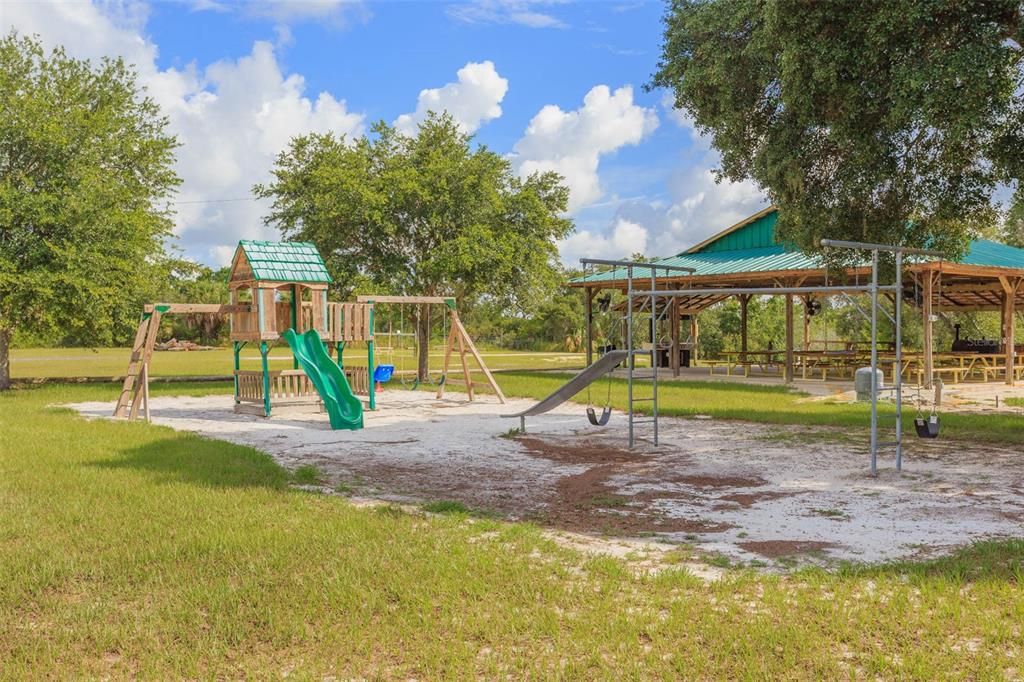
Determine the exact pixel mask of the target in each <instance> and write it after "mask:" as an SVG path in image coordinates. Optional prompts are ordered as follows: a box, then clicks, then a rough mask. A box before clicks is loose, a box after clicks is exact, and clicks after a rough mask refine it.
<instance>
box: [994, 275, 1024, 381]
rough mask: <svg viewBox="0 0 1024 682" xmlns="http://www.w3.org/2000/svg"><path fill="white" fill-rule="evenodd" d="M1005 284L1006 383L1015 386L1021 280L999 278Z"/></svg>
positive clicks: (1004, 337)
mask: <svg viewBox="0 0 1024 682" xmlns="http://www.w3.org/2000/svg"><path fill="white" fill-rule="evenodd" d="M999 281H1000V283H1001V284H1002V285H1003V305H1002V308H1003V351H1004V352H1005V353H1006V384H1007V385H1008V386H1013V384H1014V376H1015V362H1016V352H1015V350H1016V338H1015V334H1014V323H1015V321H1016V320H1015V319H1014V317H1015V312H1016V303H1017V300H1016V299H1017V288H1018V287H1019V286H1020V281H1019V280H1010V279H1009V278H1006V277H1000V278H999Z"/></svg>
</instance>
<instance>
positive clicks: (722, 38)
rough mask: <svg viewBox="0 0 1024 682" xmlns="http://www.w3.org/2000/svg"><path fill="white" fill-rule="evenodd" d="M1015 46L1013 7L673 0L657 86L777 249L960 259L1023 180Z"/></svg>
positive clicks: (1023, 121)
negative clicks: (771, 232) (850, 246)
mask: <svg viewBox="0 0 1024 682" xmlns="http://www.w3.org/2000/svg"><path fill="white" fill-rule="evenodd" d="M1022 44H1024V10H1022V4H1021V2H1020V1H1019V0H984V1H974V0H962V1H959V2H951V1H949V0H901V1H900V2H890V1H889V0H859V1H857V2H853V1H850V2H845V1H844V2H816V1H813V0H810V1H809V0H718V1H715V2H706V1H703V0H673V1H672V2H671V4H670V6H669V9H668V12H667V14H666V17H665V33H664V43H663V48H662V60H661V63H660V65H659V68H658V70H657V72H656V74H655V75H654V78H653V85H655V86H664V87H667V88H671V89H672V91H673V92H674V94H675V104H676V106H677V107H679V108H681V109H683V110H685V111H686V112H688V113H689V114H690V115H691V116H692V117H693V120H694V122H695V124H696V126H697V128H698V129H699V130H700V131H702V132H704V133H709V134H710V135H711V136H712V139H713V143H714V146H715V147H716V148H717V149H718V150H719V151H720V152H721V157H722V161H721V169H720V174H721V176H722V177H724V178H728V179H730V180H734V181H735V180H745V179H750V180H754V181H756V182H757V183H758V184H759V185H760V186H761V187H763V188H764V189H765V190H766V191H767V193H768V194H769V196H770V198H771V199H772V201H774V202H775V203H776V204H777V205H778V206H779V207H780V214H779V230H780V234H781V235H782V236H783V237H784V238H786V239H789V240H792V241H793V242H795V243H796V244H798V245H800V246H802V247H804V248H807V249H814V248H815V245H816V244H817V241H818V239H819V238H820V237H822V236H828V237H832V238H846V239H854V240H864V241H877V242H886V243H902V244H911V245H922V244H925V243H929V244H931V245H933V246H935V247H937V248H941V249H943V250H945V251H946V252H947V253H948V254H950V255H956V254H958V253H960V252H962V251H963V249H964V248H965V246H966V245H967V242H968V240H969V238H970V236H971V235H972V234H974V233H976V232H977V231H978V230H980V228H981V227H982V226H985V225H989V226H990V225H993V224H995V222H996V221H995V217H996V216H995V212H996V211H995V208H994V206H995V202H994V201H993V192H994V191H996V190H997V189H998V188H999V187H1000V186H1001V185H1007V184H1009V185H1011V186H1016V185H1018V183H1019V180H1020V178H1021V177H1022V171H1024V155H1022V154H1021V149H1024V95H1022V92H1024V79H1022V58H1024V53H1022V49H1021V46H1022ZM1018 198H1020V194H1018Z"/></svg>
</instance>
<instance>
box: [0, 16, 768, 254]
mask: <svg viewBox="0 0 1024 682" xmlns="http://www.w3.org/2000/svg"><path fill="white" fill-rule="evenodd" d="M0 8H2V9H0V27H2V28H3V29H4V30H6V29H8V28H9V27H12V26H13V27H14V28H16V29H18V30H20V31H23V32H30V33H38V34H39V35H40V36H41V37H42V39H43V40H44V42H46V43H47V44H49V45H55V44H62V45H64V46H65V47H66V48H67V49H68V50H69V51H70V52H71V53H73V54H76V55H79V56H83V57H90V58H95V57H98V56H101V55H105V54H111V55H115V54H116V55H120V56H123V57H125V58H126V59H128V60H129V61H132V62H133V63H135V64H136V65H137V67H138V69H139V73H140V79H141V80H142V81H143V82H144V83H145V84H146V86H147V87H148V89H149V90H150V93H151V94H152V95H153V96H154V98H155V99H156V100H157V101H158V102H159V103H160V104H161V106H162V107H164V110H165V111H166V112H167V113H168V116H169V118H170V120H171V126H172V129H173V131H174V132H175V133H176V134H178V135H179V138H180V139H181V141H182V143H183V145H184V146H183V147H182V149H181V150H180V153H179V160H178V171H179V174H180V175H181V176H182V177H183V179H184V185H183V187H182V192H181V194H180V196H179V199H178V201H179V204H178V206H177V209H178V213H179V215H178V219H177V221H178V224H177V226H176V232H177V234H178V244H179V246H180V247H181V248H182V249H183V250H184V252H185V253H186V255H188V256H189V257H192V258H195V259H196V260H199V261H202V262H205V263H208V264H213V265H215V264H219V263H222V262H224V260H225V259H226V257H227V254H229V253H230V251H231V249H232V247H233V244H234V243H235V241H237V239H239V238H274V237H275V236H276V234H275V231H274V230H273V229H272V228H267V227H264V226H263V225H262V224H261V222H260V216H261V215H262V214H263V212H264V210H265V208H266V207H265V206H263V205H262V204H261V202H256V201H252V200H251V199H248V197H250V192H249V187H251V185H252V184H254V183H256V182H261V181H264V180H266V178H267V173H268V172H269V169H270V165H271V162H272V159H273V155H274V154H275V153H276V152H277V151H280V150H281V149H282V148H283V147H284V145H285V144H287V140H288V139H290V137H291V136H292V135H295V134H300V133H303V132H307V131H309V130H334V131H336V132H345V133H348V134H350V135H358V134H362V133H363V132H365V130H366V129H367V128H368V127H369V125H371V124H372V122H374V121H376V120H379V119H383V120H385V121H388V122H396V121H399V122H401V121H404V123H403V125H405V126H407V129H408V130H410V131H414V130H415V121H416V120H417V119H418V118H419V117H422V115H423V113H424V112H425V111H426V110H427V109H437V108H444V109H448V110H451V111H453V114H455V115H456V118H457V120H459V121H460V123H461V124H462V125H463V126H464V128H465V129H466V130H468V131H470V132H474V134H475V135H476V138H477V140H478V141H479V142H481V143H484V144H486V145H488V146H489V147H491V148H492V149H494V150H495V151H498V152H499V153H502V154H508V155H509V157H510V158H511V159H512V160H513V165H514V167H515V168H516V169H517V172H521V173H528V172H531V171H533V170H547V169H553V170H558V171H559V172H562V173H563V174H564V175H565V176H566V179H567V183H568V184H569V186H570V188H571V190H572V200H571V212H572V217H573V218H574V219H575V221H576V225H577V233H576V234H575V235H573V236H572V237H570V238H569V239H568V240H566V242H564V243H563V244H562V245H561V251H562V254H563V258H564V259H565V260H567V261H572V260H575V259H577V258H579V257H580V256H583V255H592V256H604V257H617V256H627V255H629V254H630V253H633V252H637V251H642V252H645V253H649V254H656V255H664V254H667V253H670V252H675V251H678V250H679V249H681V248H684V247H685V246H687V245H689V244H692V243H695V242H697V241H699V240H701V239H703V238H704V237H706V236H707V235H708V234H709V233H711V232H713V231H715V230H718V229H721V228H723V227H726V226H728V225H729V224H731V223H732V222H735V221H736V220H738V219H740V218H742V217H743V216H745V215H747V214H749V213H751V212H753V211H755V210H757V209H758V208H760V207H761V206H762V205H763V204H764V202H763V199H762V197H761V195H760V193H759V192H758V191H757V189H756V188H755V187H753V186H751V185H749V184H748V183H741V184H736V185H733V184H716V183H715V182H714V181H713V178H712V177H711V175H710V170H711V169H712V168H714V167H715V165H716V162H717V156H716V155H715V153H714V152H713V150H711V149H710V147H709V145H708V143H707V140H705V139H702V138H700V137H699V136H698V135H696V134H695V132H694V131H693V129H692V128H691V127H690V125H689V123H688V120H687V119H686V117H685V116H682V115H680V113H679V112H675V111H673V110H672V109H671V107H670V106H669V100H668V99H667V98H666V93H664V92H650V93H648V92H644V90H643V85H644V84H645V83H646V82H647V81H648V80H649V78H650V75H651V73H652V72H653V71H654V69H655V67H656V64H657V60H658V56H659V48H660V34H661V15H662V13H663V11H664V6H663V4H662V3H660V2H633V1H630V0H608V1H607V2H599V1H592V2H568V1H548V2H530V1H528V0H477V1H466V2H380V3H378V2H357V1H354V0H345V1H342V0H315V1H309V2H305V1H304V2H298V1H295V2H272V1H269V0H256V1H253V2H249V3H246V4H234V3H222V2H217V1H216V0H198V1H197V2H193V3H184V2H173V3H170V2H168V3H140V2H104V3H102V4H89V3H86V2H78V3H69V2H65V3H38V2H34V3H27V2H26V3H21V2H14V3H7V4H4V5H0ZM403 115H404V117H405V118H400V117H403ZM224 200H231V201H224Z"/></svg>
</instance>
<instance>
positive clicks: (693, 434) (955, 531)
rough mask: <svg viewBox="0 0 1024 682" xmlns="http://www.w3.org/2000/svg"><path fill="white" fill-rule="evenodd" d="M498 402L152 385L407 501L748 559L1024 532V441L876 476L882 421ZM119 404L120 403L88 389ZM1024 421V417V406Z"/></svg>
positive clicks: (178, 422) (884, 463) (163, 412)
mask: <svg viewBox="0 0 1024 682" xmlns="http://www.w3.org/2000/svg"><path fill="white" fill-rule="evenodd" d="M530 404H531V402H530V401H522V400H519V401H511V402H510V403H509V404H508V405H499V404H498V403H497V402H496V401H494V400H493V399H490V398H482V399H479V400H478V401H477V402H475V403H467V402H465V401H464V400H463V399H462V397H461V396H454V397H452V398H450V399H445V400H435V399H434V397H433V395H432V394H430V393H426V392H413V391H399V390H392V391H387V392H385V393H384V394H383V395H382V396H381V399H380V401H379V409H378V411H377V412H373V413H371V412H367V414H366V428H365V429H363V430H361V431H332V430H330V429H329V427H328V424H327V420H326V416H325V415H318V414H308V415H300V416H294V417H291V418H288V417H275V418H271V419H269V420H267V419H263V418H260V417H254V416H249V415H238V414H235V413H234V412H233V410H232V401H231V398H230V397H220V396H217V397H205V398H189V397H181V398H170V397H159V398H154V399H153V401H152V416H153V421H154V423H156V424H162V425H165V426H169V427H171V428H173V429H177V430H181V431H191V432H195V433H198V434H201V435H203V436H207V437H210V438H218V439H222V440H226V441H230V442H233V443H238V444H242V445H249V446H252V447H255V448H258V449H260V450H262V451H264V452H267V453H269V454H270V455H271V456H272V457H273V458H274V459H275V460H277V461H278V462H280V463H281V464H282V465H284V466H286V467H289V468H295V467H297V466H300V465H302V464H314V465H316V466H318V467H319V468H320V469H321V470H322V471H323V472H325V474H326V475H327V476H328V477H329V479H330V481H331V483H332V484H334V485H344V486H345V487H347V488H349V489H352V490H354V491H355V492H356V493H357V494H360V495H369V496H372V497H376V498H380V499H386V500H394V501H401V502H415V501H430V500H439V499H445V500H459V501H461V502H463V503H465V504H467V505H468V506H470V507H474V508H482V509H488V510H493V511H496V512H499V513H501V514H503V515H505V516H508V517H510V518H529V519H534V520H537V521H538V522H539V523H543V524H545V525H549V526H551V527H553V528H559V529H565V530H570V531H581V532H584V533H591V534H599V535H601V534H611V535H617V536H633V537H637V536H642V537H652V536H653V537H656V538H659V539H663V540H667V541H677V542H678V541H685V542H688V543H691V544H693V545H695V546H696V547H697V548H698V549H701V550H704V551H707V552H712V551H713V552H717V553H720V554H724V555H726V556H728V557H730V558H734V559H739V560H743V561H751V560H758V561H761V562H766V563H768V564H771V563H772V562H773V561H776V560H779V561H783V562H788V561H790V560H791V558H792V557H794V556H796V557H799V561H815V562H826V563H827V562H831V561H837V560H852V561H864V562H876V561H883V560H890V559H899V558H909V557H922V556H932V555H936V554H941V553H943V552H947V551H949V550H951V549H953V548H955V547H957V546H960V545H963V544H965V543H969V542H971V541H973V540H979V539H983V538H998V537H1021V536H1024V453H1021V452H1017V451H1014V450H1011V449H1007V448H996V447H991V446H974V447H970V448H969V449H968V448H965V447H963V446H962V444H961V445H956V444H952V443H947V442H945V441H942V440H939V441H932V442H925V441H918V440H916V439H913V438H912V436H910V435H909V434H908V436H907V439H908V441H909V443H908V448H907V452H906V455H905V457H904V471H903V473H897V472H895V471H894V470H893V469H892V461H891V458H889V457H883V458H882V459H881V460H880V467H881V470H880V475H879V476H878V477H877V478H871V477H870V476H868V472H867V468H868V454H867V448H866V443H865V442H864V441H865V440H866V433H865V434H860V433H850V432H848V431H839V430H836V431H831V432H830V431H827V430H826V431H824V432H822V430H820V429H819V430H817V431H816V432H815V431H812V430H810V429H808V428H806V427H785V428H783V427H774V426H760V425H754V424H746V423H736V422H726V421H719V420H703V419H675V418H662V420H661V445H660V446H659V447H657V448H654V447H652V446H644V447H639V448H637V449H636V450H634V451H629V450H627V449H626V441H625V415H623V414H616V415H614V417H613V418H612V421H611V423H610V424H609V425H608V426H607V427H605V428H595V427H592V426H590V425H589V424H587V422H586V419H585V417H584V414H583V408H582V407H581V406H579V405H567V406H562V407H561V408H559V409H558V410H556V411H554V412H552V413H550V414H548V415H546V416H543V417H537V418H532V419H529V420H528V429H529V434H528V436H527V437H525V438H508V437H505V435H506V434H507V432H508V430H509V429H510V428H512V427H515V426H518V420H514V419H502V418H501V417H500V416H499V415H501V414H505V413H509V412H515V411H518V410H520V409H523V408H524V407H526V406H528V405H530ZM72 407H73V408H75V409H77V410H79V411H80V412H81V413H83V414H84V415H86V416H89V417H108V416H109V415H110V413H111V411H112V410H113V404H110V403H95V402H94V403H81V404H77V405H73V406H72ZM1022 427H1024V424H1022Z"/></svg>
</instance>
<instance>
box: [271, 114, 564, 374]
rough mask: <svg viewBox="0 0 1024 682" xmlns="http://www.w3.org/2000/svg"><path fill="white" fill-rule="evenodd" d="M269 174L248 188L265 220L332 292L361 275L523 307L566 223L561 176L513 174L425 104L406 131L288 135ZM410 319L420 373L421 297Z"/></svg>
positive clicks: (393, 286)
mask: <svg viewBox="0 0 1024 682" xmlns="http://www.w3.org/2000/svg"><path fill="white" fill-rule="evenodd" d="M273 176H274V179H273V182H272V183H270V184H268V185H261V186H257V187H256V188H255V192H256V194H257V195H258V196H261V197H267V198H270V199H272V200H273V210H272V211H271V212H270V214H269V215H268V216H267V217H266V222H267V224H268V225H275V226H277V227H278V228H279V229H280V230H281V232H282V233H283V234H284V236H285V237H288V238H292V239H300V240H308V241H312V242H314V243H316V244H317V246H318V247H319V249H320V251H321V253H322V254H323V255H324V258H325V260H326V262H327V264H328V267H329V269H330V270H331V273H332V275H333V276H334V277H335V279H336V280H338V282H339V283H340V286H341V288H342V289H343V293H347V291H344V290H345V289H348V290H351V287H352V285H353V283H354V282H356V281H366V280H369V281H370V282H371V283H372V284H373V285H374V286H375V287H377V288H378V290H379V291H384V292H387V293H392V294H401V295H420V296H457V297H459V298H460V299H469V300H477V299H479V298H480V297H486V298H487V299H488V300H491V301H498V302H501V303H503V304H505V305H506V306H508V307H519V308H522V307H524V306H523V304H524V303H525V302H528V301H530V300H531V299H539V298H541V292H544V291H546V290H550V287H552V286H553V285H555V284H556V280H557V273H558V270H557V268H556V264H557V258H558V251H557V247H556V240H557V239H560V238H563V237H565V236H566V235H568V234H569V233H570V232H571V231H572V229H573V224H572V221H571V220H569V219H568V218H566V217H564V212H565V210H566V206H567V201H568V196H569V192H568V189H566V188H565V187H564V186H563V185H562V184H561V182H562V179H561V177H560V176H558V175H557V174H556V173H540V174H534V175H531V176H529V177H527V178H521V177H518V176H517V175H516V174H515V173H514V172H513V170H512V167H511V164H510V163H509V161H508V159H506V158H505V157H503V156H501V155H499V154H496V153H494V152H493V151H491V150H490V149H488V148H487V147H485V146H481V145H475V144H474V143H473V139H472V136H470V135H467V134H465V133H463V132H462V131H461V130H460V129H459V127H458V125H457V124H456V123H455V121H454V120H453V119H452V118H451V117H450V116H448V115H446V114H444V115H433V114H431V115H430V116H429V117H428V118H427V119H426V120H425V121H424V122H423V123H422V124H420V126H419V129H418V131H417V133H416V134H415V135H411V136H410V135H404V134H402V133H400V132H398V131H397V130H395V129H394V128H393V127H391V126H388V125H386V124H384V123H378V124H377V125H375V126H374V128H373V131H372V135H370V136H363V137H360V138H359V139H356V140H351V141H350V140H346V139H345V138H343V137H337V136H335V135H333V134H330V133H327V134H312V135H304V136H300V137H297V138H295V139H293V140H292V141H291V144H290V145H289V147H288V149H286V150H285V151H283V152H282V153H281V154H280V155H279V156H278V158H277V162H276V166H275V168H274V171H273ZM416 323H417V336H418V339H419V349H420V355H419V370H418V371H419V375H420V378H421V379H424V378H425V376H426V372H427V357H428V356H427V351H428V335H429V324H430V320H429V314H428V310H427V307H426V306H423V307H421V309H420V310H418V311H417V314H416Z"/></svg>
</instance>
